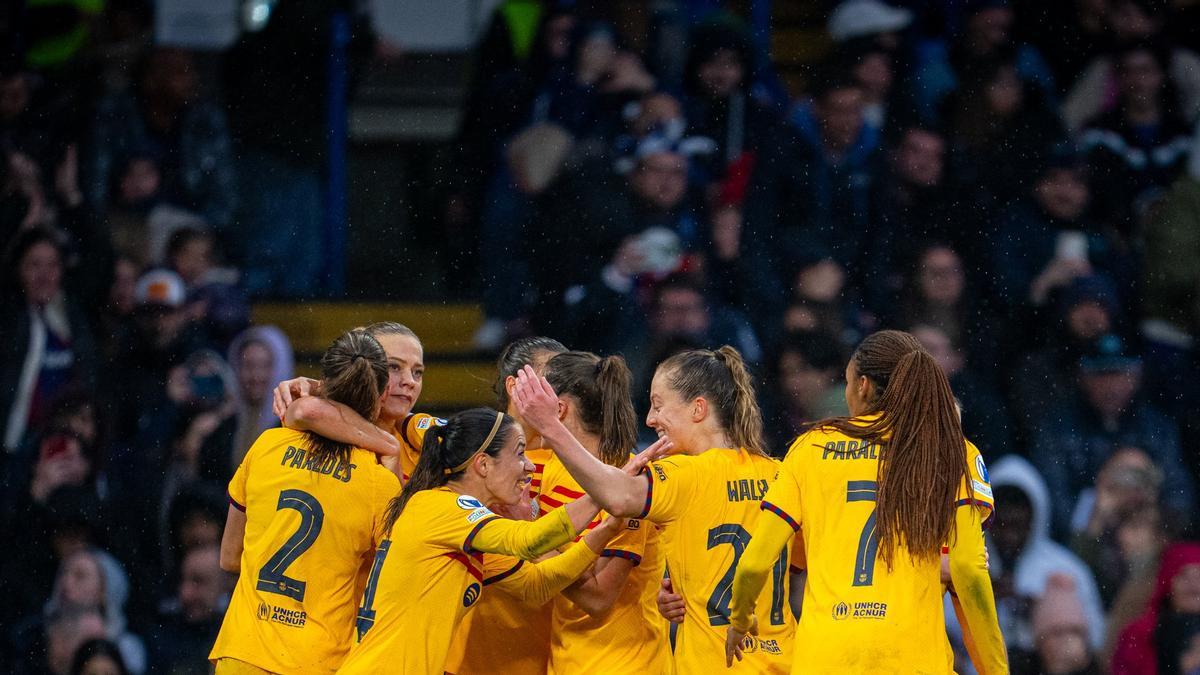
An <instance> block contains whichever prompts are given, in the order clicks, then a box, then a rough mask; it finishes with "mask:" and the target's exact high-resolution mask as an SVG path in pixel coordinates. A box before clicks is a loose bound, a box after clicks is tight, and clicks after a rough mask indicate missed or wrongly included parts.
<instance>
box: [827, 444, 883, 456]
mask: <svg viewBox="0 0 1200 675" xmlns="http://www.w3.org/2000/svg"><path fill="white" fill-rule="evenodd" d="M881 445H882V444H880V443H872V442H871V441H869V440H863V441H829V442H828V443H826V444H825V449H824V450H823V451H822V452H821V459H878V458H879V452H880V450H881V447H880V446H881Z"/></svg>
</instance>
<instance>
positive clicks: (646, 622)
mask: <svg viewBox="0 0 1200 675" xmlns="http://www.w3.org/2000/svg"><path fill="white" fill-rule="evenodd" d="M544 375H545V377H546V379H547V381H548V382H549V383H550V385H551V386H552V387H553V388H554V391H555V392H557V393H558V399H559V405H560V408H559V418H560V419H561V420H562V422H563V425H564V426H566V428H567V430H568V431H570V432H571V435H572V436H574V437H575V438H576V439H578V440H579V442H580V444H582V445H583V447H584V449H586V450H587V451H588V452H589V453H591V454H592V456H594V457H596V458H597V459H599V460H600V461H602V462H604V463H605V464H608V465H610V466H615V467H620V466H623V465H624V464H625V463H626V462H627V461H629V453H630V450H631V449H632V448H633V447H634V446H635V445H636V443H637V416H636V413H635V412H634V410H633V402H632V397H631V392H630V380H631V379H632V376H631V375H630V373H629V368H628V367H626V365H625V360H624V359H622V358H621V357H619V356H607V357H604V358H603V359H602V358H600V357H598V356H596V355H595V354H591V353H589V352H566V353H565V354H558V355H557V356H555V357H554V358H552V359H550V360H549V361H548V362H547V363H546V368H545V372H544ZM582 496H583V488H582V487H580V485H579V483H578V482H577V481H576V480H575V479H574V478H572V477H571V475H570V473H568V472H567V469H566V467H565V466H563V463H562V462H561V461H559V459H558V458H557V456H554V455H553V454H552V455H551V456H550V458H549V459H548V460H547V461H546V465H545V471H544V473H543V475H542V487H541V490H540V493H539V495H538V507H539V509H540V510H541V512H542V513H543V514H545V513H548V512H550V511H551V510H552V509H554V508H557V507H558V506H559V505H561V504H564V503H568V502H571V501H573V500H575V499H578V498H580V497H582ZM662 576H663V560H662V556H661V554H660V552H659V543H658V528H657V526H655V525H652V524H650V523H642V522H641V521H638V520H631V521H629V524H628V526H627V527H626V529H625V531H623V532H622V533H621V534H619V535H618V536H617V537H616V538H615V539H613V540H612V541H611V542H609V544H608V546H607V547H606V548H605V549H604V551H603V552H602V553H601V554H600V560H599V561H597V563H596V565H595V567H594V569H593V571H592V572H591V573H590V574H588V575H585V578H584V579H581V580H580V581H579V582H576V583H575V584H572V585H571V586H570V587H568V588H567V589H566V590H564V591H563V592H562V593H561V594H560V595H559V596H557V597H556V598H555V599H554V613H553V620H552V622H551V631H550V636H551V647H550V664H549V668H548V672H549V673H550V674H551V675H556V674H563V675H566V674H569V673H584V672H587V673H596V674H597V675H602V674H603V673H629V672H645V673H662V672H666V670H667V668H668V658H667V657H668V652H667V650H666V649H664V648H663V645H665V644H667V634H666V630H665V626H664V624H663V623H662V621H661V620H660V619H659V617H658V614H657V611H656V609H655V604H654V600H655V594H656V590H657V588H658V584H659V580H660V579H662Z"/></svg>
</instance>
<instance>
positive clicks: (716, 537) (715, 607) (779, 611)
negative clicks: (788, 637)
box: [708, 523, 788, 626]
mask: <svg viewBox="0 0 1200 675" xmlns="http://www.w3.org/2000/svg"><path fill="white" fill-rule="evenodd" d="M749 543H750V533H749V532H747V531H746V528H744V527H742V526H741V525H739V524H737V523H726V524H725V525H718V526H716V527H714V528H712V529H711V530H709V531H708V549H709V550H710V551H711V550H712V549H714V548H716V547H717V546H720V545H722V544H729V545H730V546H732V547H733V564H732V565H730V566H729V569H727V570H725V574H724V576H722V577H721V579H720V581H718V582H717V587H716V588H714V589H713V592H712V595H710V596H708V624H709V625H710V626H728V625H729V601H730V600H732V599H733V575H734V573H735V572H736V571H737V564H738V561H739V560H741V559H742V553H743V552H744V551H745V550H746V545H747V544H749ZM787 553H788V550H787V547H786V546H785V547H784V548H783V552H782V553H780V554H779V559H778V560H776V561H775V565H774V566H773V567H772V568H771V581H772V584H771V625H772V626H782V625H783V600H784V598H783V589H784V581H785V580H786V579H787V573H788V568H787V565H788V559H787Z"/></svg>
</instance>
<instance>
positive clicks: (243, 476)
mask: <svg viewBox="0 0 1200 675" xmlns="http://www.w3.org/2000/svg"><path fill="white" fill-rule="evenodd" d="M277 433H278V430H277V429H268V430H266V431H264V432H262V433H261V434H259V436H258V438H257V439H256V440H255V441H254V444H253V445H251V446H250V449H249V450H247V451H246V455H245V456H244V457H242V463H241V464H239V465H238V468H237V471H234V472H233V478H231V479H230V480H229V503H230V505H232V506H233V507H234V508H236V509H237V510H239V511H245V510H246V499H247V497H246V481H247V480H248V479H249V477H250V462H251V461H252V460H253V459H254V457H256V456H257V455H260V454H262V448H263V447H264V446H270V447H274V446H275V444H276V442H277V440H278V439H277V438H274V436H275V435H276V434H277ZM267 436H272V438H268V439H266V440H264V438H265V437H267Z"/></svg>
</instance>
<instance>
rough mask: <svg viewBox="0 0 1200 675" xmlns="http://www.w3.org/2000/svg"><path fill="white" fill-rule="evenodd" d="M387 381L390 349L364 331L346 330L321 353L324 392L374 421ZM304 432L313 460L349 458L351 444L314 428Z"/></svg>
mask: <svg viewBox="0 0 1200 675" xmlns="http://www.w3.org/2000/svg"><path fill="white" fill-rule="evenodd" d="M387 384H388V365H387V353H386V352H384V351H383V347H381V346H380V345H379V341H378V340H376V339H375V338H373V337H371V336H370V335H369V334H367V333H366V332H365V331H362V330H352V331H350V332H348V333H343V334H342V335H341V336H340V337H339V338H338V339H336V340H334V341H333V344H332V345H330V346H329V349H326V350H325V354H324V355H323V356H321V396H322V397H323V398H326V399H328V400H330V401H336V402H338V403H341V404H342V405H345V406H346V407H348V408H350V409H351V410H353V411H354V412H356V413H358V414H359V415H361V416H362V417H363V418H364V419H366V420H369V421H371V422H374V421H375V418H376V416H377V415H378V413H379V399H380V398H382V397H383V392H385V391H387ZM305 435H306V437H307V439H308V446H309V454H310V456H311V457H313V458H315V459H314V461H316V462H319V463H321V464H324V463H325V462H327V461H331V460H334V459H336V460H337V461H338V462H348V461H349V460H350V449H351V448H352V447H353V446H352V445H350V444H348V443H339V442H338V441H335V440H333V439H330V438H325V437H324V436H321V435H319V434H316V433H313V432H311V431H309V432H306V434H305Z"/></svg>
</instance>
